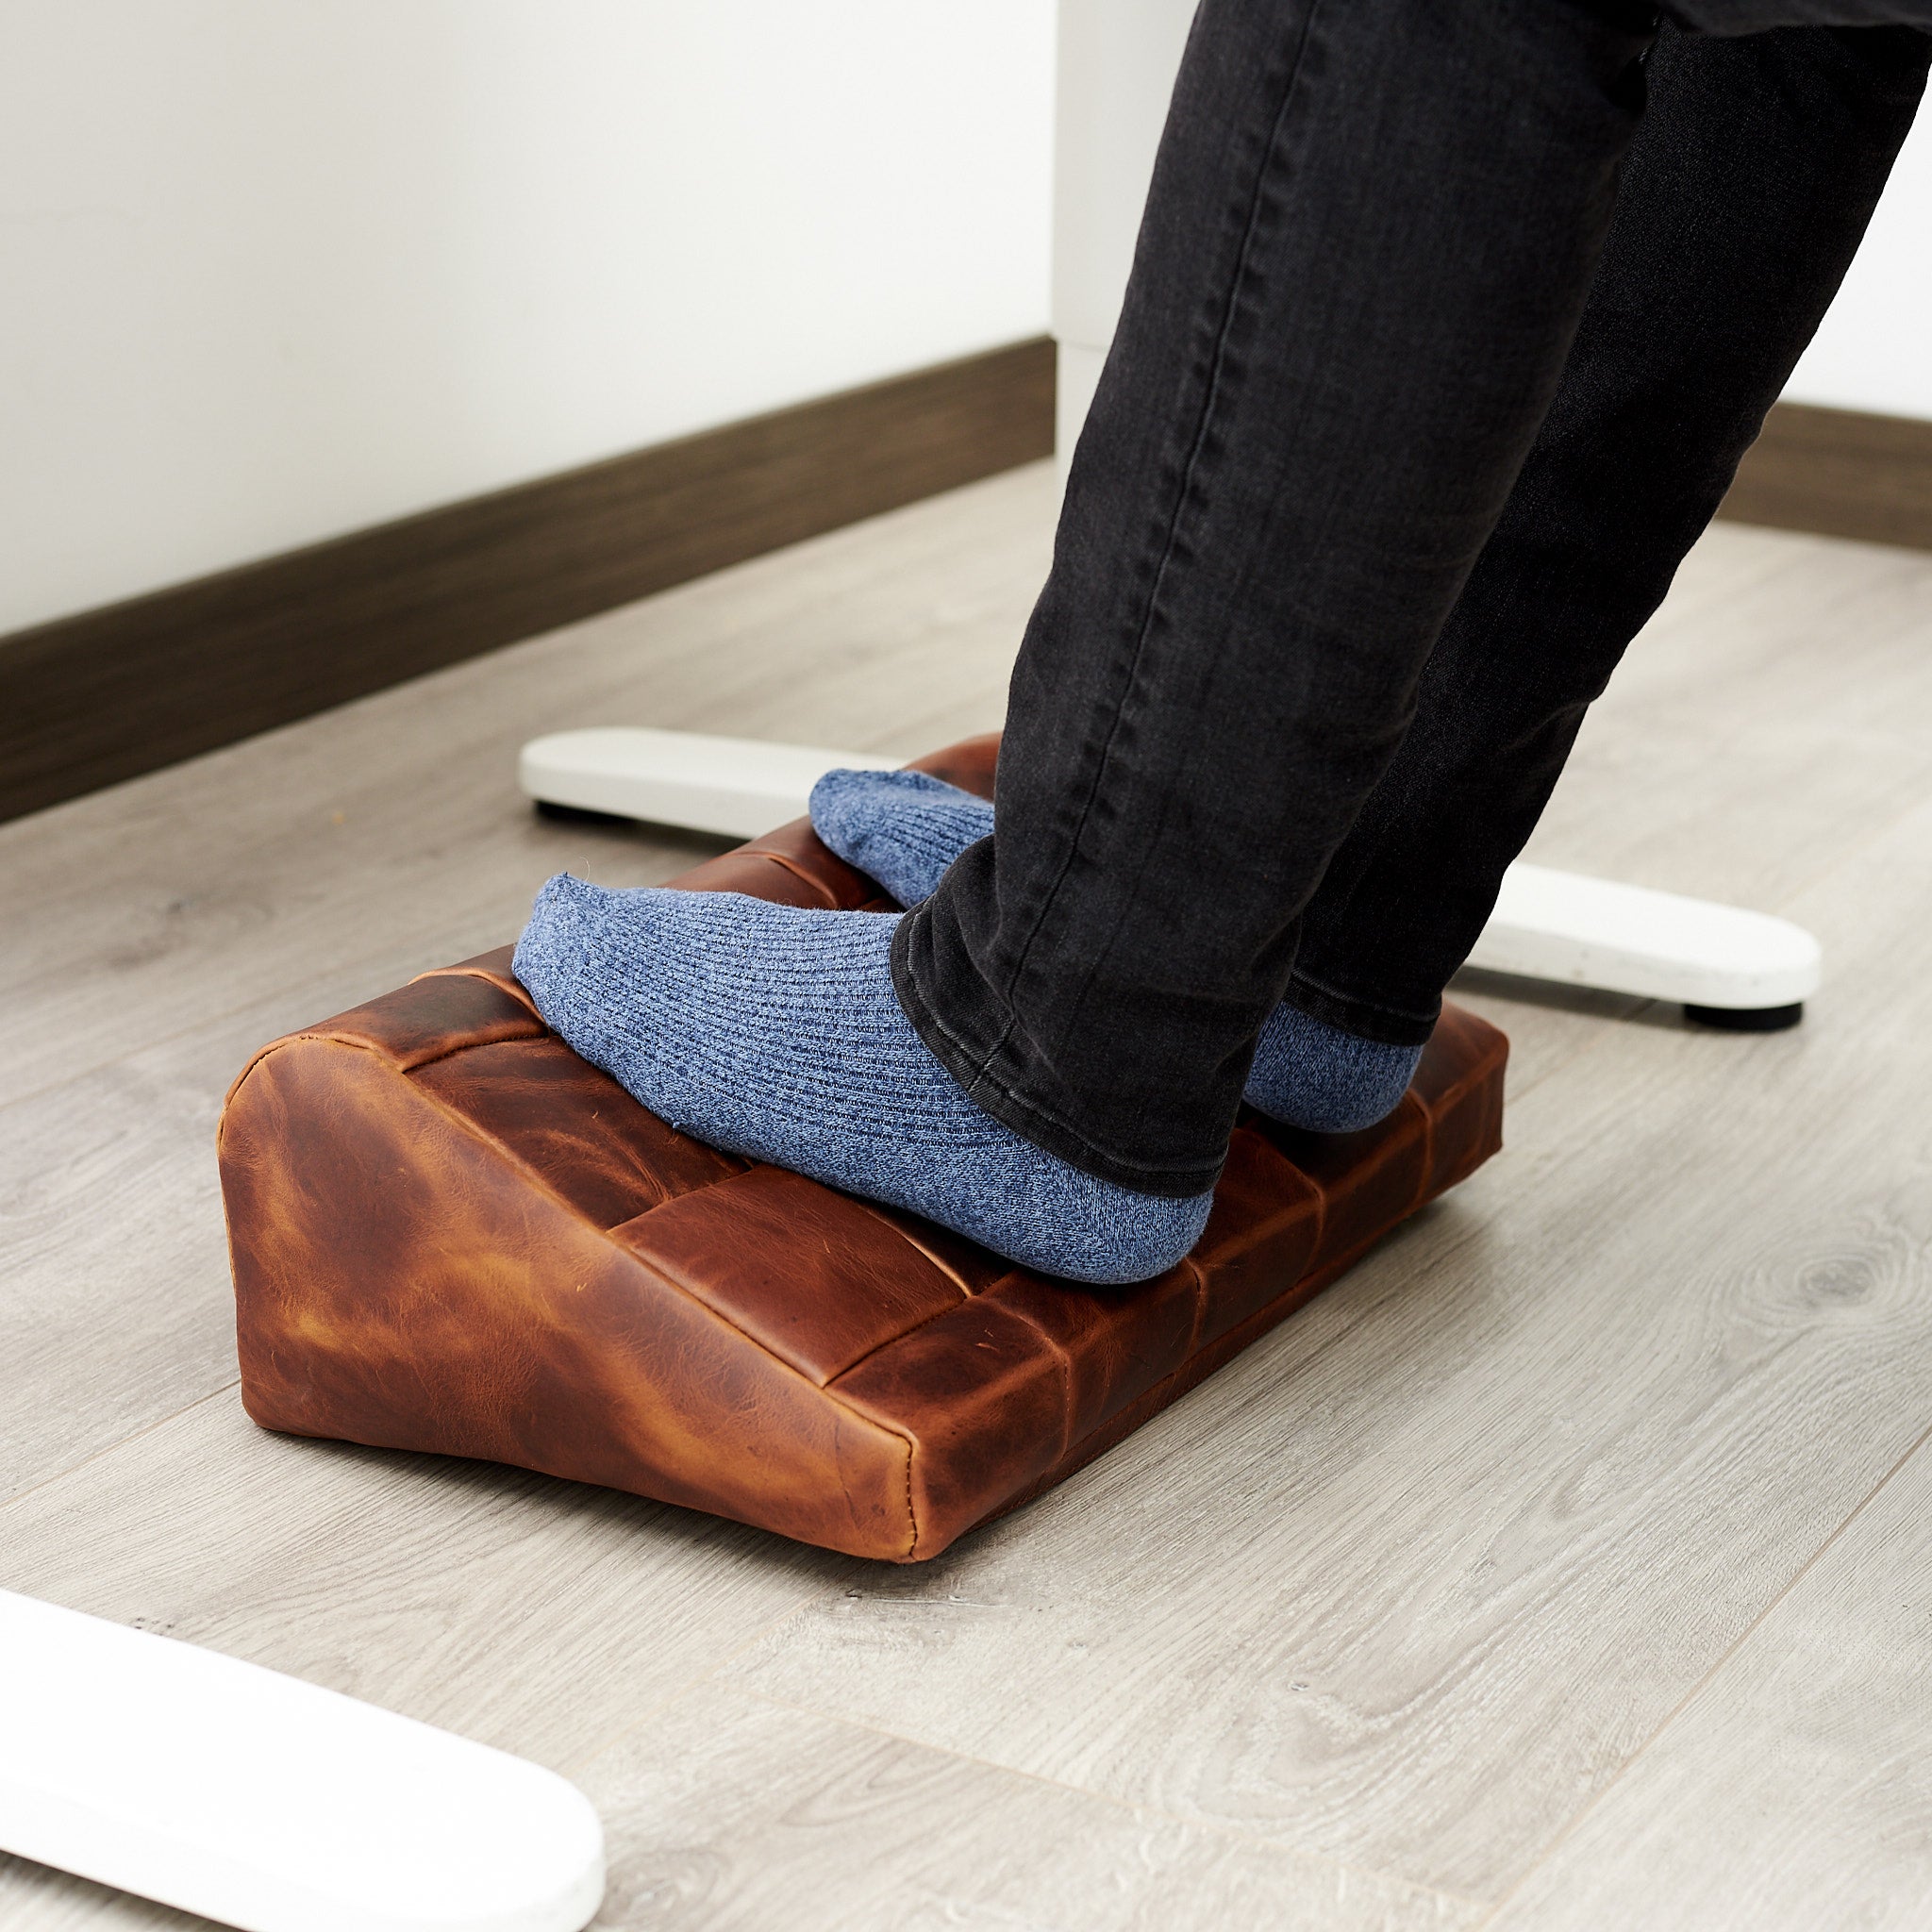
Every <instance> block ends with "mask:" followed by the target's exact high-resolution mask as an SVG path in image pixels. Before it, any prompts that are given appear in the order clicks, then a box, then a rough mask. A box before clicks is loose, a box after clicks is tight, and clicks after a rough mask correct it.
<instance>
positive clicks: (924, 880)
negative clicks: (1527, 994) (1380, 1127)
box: [811, 771, 1423, 1134]
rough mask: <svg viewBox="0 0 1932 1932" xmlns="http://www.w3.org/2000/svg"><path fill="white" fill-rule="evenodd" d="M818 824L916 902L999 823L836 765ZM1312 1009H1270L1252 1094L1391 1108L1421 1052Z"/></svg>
mask: <svg viewBox="0 0 1932 1932" xmlns="http://www.w3.org/2000/svg"><path fill="white" fill-rule="evenodd" d="M811 822H812V826H813V829H814V830H815V831H816V832H817V833H818V835H819V837H820V838H821V839H823V840H824V841H825V843H826V844H827V845H829V846H830V847H831V849H832V850H833V851H834V852H836V853H837V854H838V855H839V857H840V858H842V859H844V860H845V862H846V863H847V864H848V865H856V866H857V867H858V870H859V871H860V872H862V873H865V874H868V875H869V876H870V877H872V878H875V879H876V880H877V881H878V882H879V884H880V885H882V886H883V887H884V888H885V889H886V891H889V892H890V893H891V895H892V897H893V898H895V899H896V900H898V902H899V903H900V905H902V906H916V905H918V904H919V902H920V901H921V900H922V899H924V898H926V897H927V896H929V895H930V893H931V892H932V891H933V889H934V888H935V887H936V886H937V885H938V884H939V882H940V880H941V877H942V876H943V875H944V874H945V870H946V868H947V866H949V865H951V864H952V862H953V860H954V859H956V858H958V856H959V854H960V853H962V852H963V851H965V849H966V848H967V846H969V845H972V844H975V843H976V842H977V841H979V840H981V839H984V838H986V837H988V836H989V835H990V834H991V831H992V807H991V805H990V804H989V803H988V802H987V801H986V800H985V799H983V798H975V797H974V795H973V794H972V793H971V792H970V791H960V790H959V789H958V786H955V785H948V784H946V783H944V782H943V781H942V780H941V779H938V778H935V777H933V776H932V775H931V774H929V773H925V772H846V771H839V772H827V773H826V774H825V775H824V777H823V778H821V779H820V780H819V782H818V783H817V784H816V785H815V786H813V787H812V793H811ZM1422 1057H1423V1050H1422V1048H1421V1047H1419V1046H1390V1045H1388V1044H1387V1043H1386V1042H1384V1041H1379V1040H1365V1039H1364V1038H1363V1037H1362V1036H1361V1035H1360V1034H1358V1033H1350V1032H1347V1031H1346V1030H1344V1029H1343V1028H1342V1027H1340V1026H1331V1025H1329V1024H1327V1023H1326V1022H1325V1021H1323V1020H1317V1019H1313V1018H1311V1017H1310V1016H1309V1015H1308V1014H1307V1013H1304V1012H1303V1011H1302V1010H1301V1009H1300V1008H1298V1007H1291V1006H1289V1005H1288V1004H1287V1003H1286V1002H1284V1003H1283V1004H1282V1005H1280V1006H1278V1007H1276V1008H1275V1009H1274V1012H1272V1013H1271V1014H1270V1015H1269V1016H1268V1024H1267V1025H1266V1026H1264V1027H1263V1028H1262V1029H1261V1039H1260V1042H1259V1044H1258V1045H1257V1047H1256V1049H1255V1063H1254V1066H1253V1067H1252V1068H1251V1069H1250V1071H1249V1074H1248V1085H1247V1091H1246V1092H1245V1094H1244V1096H1243V1097H1244V1098H1245V1099H1246V1100H1247V1102H1248V1104H1249V1106H1251V1107H1254V1108H1258V1109H1259V1110H1260V1111H1261V1112H1262V1113H1265V1114H1268V1115H1271V1116H1272V1117H1273V1118H1274V1119H1275V1120H1278V1121H1283V1122H1286V1123H1287V1124H1289V1125H1290V1126H1293V1127H1307V1128H1309V1129H1311V1130H1312V1131H1313V1132H1315V1133H1320V1134H1343V1133H1351V1132H1353V1131H1354V1130H1355V1129H1357V1128H1358V1127H1369V1126H1373V1125H1374V1124H1375V1123H1376V1122H1377V1121H1379V1120H1381V1119H1382V1118H1383V1117H1384V1116H1385V1115H1387V1114H1389V1113H1390V1112H1391V1111H1392V1110H1393V1109H1394V1108H1395V1106H1396V1105H1397V1103H1398V1102H1399V1101H1400V1100H1401V1098H1402V1096H1403V1094H1404V1093H1405V1092H1406V1091H1407V1088H1408V1083H1409V1081H1410V1080H1411V1079H1412V1078H1413V1077H1414V1075H1415V1070H1416V1063H1417V1062H1418V1061H1419V1060H1420V1059H1421V1058H1422Z"/></svg>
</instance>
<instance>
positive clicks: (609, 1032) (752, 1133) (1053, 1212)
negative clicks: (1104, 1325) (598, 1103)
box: [514, 873, 1212, 1282]
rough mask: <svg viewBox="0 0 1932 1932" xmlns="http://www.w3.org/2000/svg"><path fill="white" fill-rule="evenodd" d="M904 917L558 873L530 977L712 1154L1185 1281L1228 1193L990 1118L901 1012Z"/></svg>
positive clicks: (1036, 1256)
mask: <svg viewBox="0 0 1932 1932" xmlns="http://www.w3.org/2000/svg"><path fill="white" fill-rule="evenodd" d="M897 923H898V919H897V915H896V914H892V913H876V912H821V911H818V910H815V909H807V908H800V907H795V906H775V905H772V904H769V903H768V902H766V901H765V900H762V899H749V898H746V897H744V896H743V895H742V894H741V893H737V892H680V891H674V890H671V889H669V888H664V887H654V886H646V887H641V888H637V889H634V890H631V891H606V890H605V889H604V888H603V887H600V886H591V885H586V884H585V883H584V882H583V881H582V880H581V879H575V878H572V877H571V876H570V874H568V873H559V874H558V876H557V877H556V878H554V879H552V880H551V881H550V882H549V883H548V884H547V885H546V886H545V887H544V888H543V890H542V891H541V892H540V893H538V895H537V904H536V908H535V909H534V911H533V912H532V913H531V916H530V923H529V924H528V925H527V926H526V927H525V931H524V936H523V938H522V939H521V940H520V941H518V943H517V950H516V958H515V965H514V970H515V973H516V975H517V977H518V978H519V979H520V980H522V981H523V983H524V985H525V987H526V988H527V989H528V990H529V992H530V996H531V997H532V998H533V999H534V1000H535V1001H536V1003H537V1008H538V1010H539V1011H540V1012H541V1014H542V1015H543V1018H544V1019H545V1021H547V1022H548V1023H549V1024H550V1025H551V1027H552V1028H553V1029H554V1030H555V1031H556V1032H557V1033H558V1034H559V1035H560V1036H561V1037H562V1038H563V1040H564V1041H567V1042H568V1043H569V1044H570V1045H571V1046H572V1047H574V1048H575V1050H576V1051H577V1052H578V1053H579V1054H581V1055H582V1056H583V1057H584V1058H585V1059H587V1060H590V1061H591V1062H592V1063H593V1064H594V1065H596V1066H600V1067H602V1068H604V1070H605V1071H606V1072H607V1073H608V1074H611V1075H613V1076H614V1077H615V1078H616V1079H617V1080H618V1081H619V1082H621V1083H622V1084H623V1085H624V1086H625V1088H626V1089H628V1090H629V1091H630V1092H631V1093H633V1094H634V1095H636V1097H637V1098H638V1099H639V1100H640V1101H641V1102H642V1103H643V1105H644V1106H646V1107H648V1108H650V1109H651V1110H652V1112H653V1113H656V1114H658V1115H659V1116H661V1117H662V1118H663V1119H665V1120H667V1121H669V1122H670V1123H671V1124H672V1125H674V1126H675V1127H680V1128H682V1129H683V1130H684V1131H686V1132H687V1133H691V1134H694V1135H696V1136H697V1137H698V1138H699V1139H700V1140H703V1141H710V1142H711V1144H712V1145H713V1146H717V1147H724V1148H727V1149H729V1150H730V1151H731V1152H732V1153H734V1154H743V1155H747V1156H749V1157H750V1158H753V1159H755V1160H769V1161H772V1162H774V1163H775V1164H776V1165H778V1166H780V1167H789V1168H791V1169H792V1170H794V1171H795V1172H796V1173H799V1174H808V1175H810V1176H811V1178H812V1179H814V1180H820V1181H824V1182H827V1183H829V1184H830V1185H831V1186H833V1187H835V1188H844V1189H847V1190H849V1191H851V1192H852V1193H855V1194H864V1195H866V1196H868V1197H869V1198H870V1199H872V1200H874V1201H885V1202H888V1203H890V1204H891V1205H892V1206H893V1207H897V1208H910V1209H911V1210H912V1211H913V1212H914V1213H916V1214H923V1215H924V1216H926V1217H927V1218H928V1219H929V1220H932V1221H937V1222H939V1223H941V1224H942V1225H943V1226H946V1227H950V1228H953V1229H955V1230H956V1231H957V1232H958V1233H960V1234H963V1235H967V1236H969V1237H971V1238H972V1239H973V1240H974V1241H979V1242H981V1243H982V1244H983V1245H984V1246H986V1247H989V1248H991V1249H992V1250H993V1251H994V1252H995V1253H997V1254H1001V1255H1005V1256H1007V1257H1008V1258H1010V1259H1012V1260H1015V1261H1018V1262H1021V1263H1022V1264H1024V1266H1026V1267H1029V1268H1038V1269H1040V1270H1041V1271H1042V1272H1044V1273H1046V1274H1062V1275H1070V1276H1072V1277H1073V1278H1074V1280H1076V1281H1098V1282H1124V1281H1143V1280H1145V1279H1146V1278H1147V1277H1148V1276H1149V1275H1153V1274H1160V1273H1161V1272H1162V1271H1163V1270H1165V1269H1167V1268H1171V1267H1172V1266H1173V1265H1174V1263H1175V1262H1176V1261H1178V1260H1179V1259H1180V1258H1181V1257H1182V1256H1183V1255H1185V1254H1186V1253H1187V1252H1188V1250H1189V1249H1190V1248H1191V1247H1192V1246H1193V1244H1194V1241H1195V1240H1196V1238H1197V1237H1198V1236H1199V1234H1200V1232H1201V1229H1202V1227H1203V1225H1204V1224H1206V1222H1207V1219H1208V1207H1209V1204H1210V1202H1211V1199H1212V1196H1211V1195H1208V1194H1199V1195H1195V1196H1194V1197H1192V1198H1191V1199H1189V1200H1170V1199H1167V1198H1165V1197H1163V1196H1161V1195H1158V1194H1143V1193H1140V1192H1138V1191H1134V1190H1132V1189H1128V1188H1122V1187H1116V1186H1114V1185H1113V1184H1112V1183H1111V1182H1108V1181H1103V1180H1096V1179H1095V1178H1094V1177H1093V1176H1092V1175H1091V1174H1083V1173H1082V1172H1081V1171H1080V1170H1079V1169H1078V1168H1076V1167H1071V1166H1069V1165H1068V1164H1067V1162H1065V1161H1064V1160H1059V1159H1057V1158H1055V1157H1054V1156H1053V1155H1051V1154H1046V1153H1042V1152H1041V1149H1040V1148H1038V1147H1036V1146H1034V1145H1033V1143H1032V1142H1031V1141H1024V1140H1022V1139H1021V1137H1020V1136H1019V1135H1018V1134H1016V1133H1014V1132H1013V1131H1012V1130H1011V1129H1010V1128H1008V1127H1006V1126H1003V1125H1002V1124H1000V1123H999V1122H998V1121H996V1120H994V1119H993V1118H992V1116H991V1114H989V1113H987V1112H985V1111H984V1110H983V1109H982V1108H978V1107H976V1106H975V1105H974V1103H973V1102H972V1101H971V1100H969V1099H968V1098H967V1097H966V1094H965V1091H964V1090H963V1089H962V1088H961V1087H960V1086H959V1085H958V1082H957V1081H956V1080H955V1079H954V1078H953V1076H952V1075H951V1074H949V1073H947V1072H946V1070H945V1069H944V1068H943V1067H942V1066H941V1064H940V1063H939V1061H938V1060H936V1059H935V1058H933V1057H932V1055H931V1053H930V1052H928V1051H927V1049H926V1046H925V1043H924V1041H922V1040H921V1039H920V1037H919V1035H918V1034H917V1033H915V1032H914V1031H913V1030H912V1025H911V1023H910V1022H909V1021H908V1019H907V1018H906V1015H905V1013H904V1012H903V1011H902V1010H901V1008H900V1006H899V999H898V995H897V994H896V993H895V992H894V991H892V976H891V964H890V959H889V952H890V948H891V942H892V928H893V926H894V925H895V924H897Z"/></svg>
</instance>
